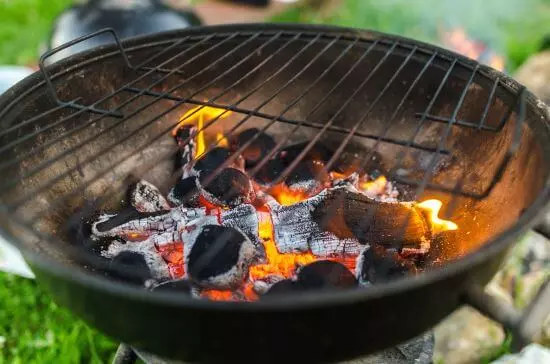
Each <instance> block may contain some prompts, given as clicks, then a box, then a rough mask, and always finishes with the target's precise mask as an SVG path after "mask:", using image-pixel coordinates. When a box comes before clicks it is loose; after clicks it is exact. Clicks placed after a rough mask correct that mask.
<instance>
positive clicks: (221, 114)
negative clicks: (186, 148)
mask: <svg viewBox="0 0 550 364" xmlns="http://www.w3.org/2000/svg"><path fill="white" fill-rule="evenodd" d="M229 115H231V111H229V110H225V109H219V108H217V107H211V106H197V107H194V108H192V109H190V110H189V111H187V112H186V113H185V114H183V115H182V116H181V117H180V121H179V123H178V125H176V127H175V128H174V129H173V130H172V135H173V136H175V135H176V133H177V131H178V129H179V128H180V127H181V126H183V125H188V124H192V125H196V126H197V129H198V132H197V135H196V139H197V143H196V145H197V147H196V150H195V155H194V157H195V158H197V157H199V156H200V155H202V154H204V152H205V151H206V141H205V137H204V130H203V128H204V123H205V122H208V121H210V120H213V119H216V118H219V119H222V118H225V117H228V116H229ZM222 138H223V135H222ZM223 139H225V138H223ZM225 141H226V142H227V139H225ZM220 146H223V145H221V144H220Z"/></svg>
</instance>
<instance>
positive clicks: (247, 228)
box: [221, 204, 265, 257]
mask: <svg viewBox="0 0 550 364" xmlns="http://www.w3.org/2000/svg"><path fill="white" fill-rule="evenodd" d="M221 221H222V225H223V226H228V227H232V228H235V229H237V230H240V231H242V232H243V233H244V234H245V235H246V236H247V237H248V238H249V239H250V241H251V242H252V244H254V247H255V248H256V249H257V250H258V253H260V255H261V256H262V257H263V256H264V255H265V252H264V251H263V250H264V246H263V244H262V242H261V240H260V234H259V231H258V213H257V211H256V208H254V206H252V205H250V204H242V205H239V206H237V207H234V208H232V209H229V210H223V211H222V213H221Z"/></svg>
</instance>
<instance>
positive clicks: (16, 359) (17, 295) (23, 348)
mask: <svg viewBox="0 0 550 364" xmlns="http://www.w3.org/2000/svg"><path fill="white" fill-rule="evenodd" d="M116 347H117V344H116V343H115V342H114V341H112V340H110V339H108V338H106V337H104V336H103V335H101V334H99V333H98V332H97V331H95V330H94V329H92V328H90V327H88V326H87V325H86V324H85V323H84V322H82V321H81V320H79V319H77V318H75V317H74V316H73V315H72V314H71V313H70V312H68V311H67V310H65V309H64V308H61V307H59V306H57V305H56V304H55V303H54V302H53V301H52V300H51V299H50V298H49V296H48V294H47V293H46V292H44V291H43V290H42V289H41V288H40V287H39V286H37V285H36V283H35V282H34V281H31V280H27V279H24V278H20V277H16V276H13V275H10V274H4V273H0V364H8V363H9V364H31V363H40V364H42V363H44V364H49V363H52V364H64V363H67V364H73V363H98V364H99V363H110V362H111V359H112V356H113V354H114V351H115V350H116Z"/></svg>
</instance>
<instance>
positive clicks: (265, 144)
mask: <svg viewBox="0 0 550 364" xmlns="http://www.w3.org/2000/svg"><path fill="white" fill-rule="evenodd" d="M254 137H256V139H254V140H253V141H252V142H251V143H250V145H248V146H247V147H246V148H245V149H244V150H243V152H242V153H241V155H242V156H243V158H244V160H245V163H246V164H245V166H246V168H250V167H254V166H255V165H256V163H258V162H259V161H260V160H262V159H263V158H264V157H265V156H266V155H267V154H268V153H269V152H270V151H271V150H273V148H275V145H276V143H275V140H274V139H273V138H272V137H271V136H270V135H268V134H266V133H264V132H262V131H260V130H259V129H257V128H251V129H246V130H245V131H243V132H242V133H239V135H237V136H236V137H235V140H234V141H233V143H232V144H233V148H234V149H238V148H240V147H241V146H243V145H244V144H246V143H247V142H248V141H249V140H251V139H252V138H254Z"/></svg>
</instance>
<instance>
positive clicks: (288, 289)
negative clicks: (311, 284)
mask: <svg viewBox="0 0 550 364" xmlns="http://www.w3.org/2000/svg"><path fill="white" fill-rule="evenodd" d="M297 292H303V287H302V286H301V285H300V284H298V283H297V282H295V281H292V280H290V279H285V280H282V281H279V282H277V283H275V284H274V285H272V286H271V288H269V290H268V291H267V292H266V293H265V294H263V295H262V296H261V297H260V298H261V299H269V298H273V297H277V296H281V295H285V294H292V293H297Z"/></svg>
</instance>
